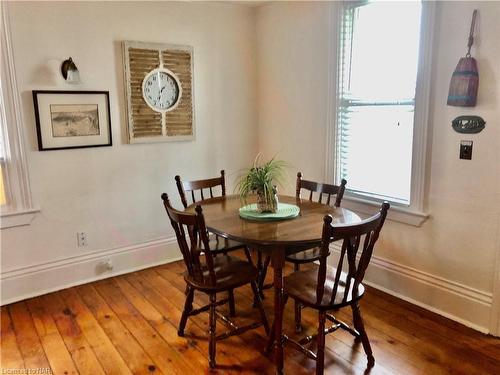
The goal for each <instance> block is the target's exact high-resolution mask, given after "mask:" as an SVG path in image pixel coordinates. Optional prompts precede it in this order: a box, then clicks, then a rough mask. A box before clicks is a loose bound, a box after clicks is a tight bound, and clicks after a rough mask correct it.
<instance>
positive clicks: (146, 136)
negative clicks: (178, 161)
mask: <svg viewBox="0 0 500 375" xmlns="http://www.w3.org/2000/svg"><path fill="white" fill-rule="evenodd" d="M123 49H124V54H123V56H124V72H125V91H126V100H127V118H128V138H129V142H130V143H147V142H165V141H181V140H190V139H193V138H194V119H193V95H192V93H193V74H192V72H193V49H192V47H189V46H179V45H172V44H161V43H143V42H130V41H125V42H124V43H123Z"/></svg>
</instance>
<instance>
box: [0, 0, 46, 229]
mask: <svg viewBox="0 0 500 375" xmlns="http://www.w3.org/2000/svg"><path fill="white" fill-rule="evenodd" d="M0 9H1V18H2V22H1V26H0V34H1V35H0V36H1V40H0V42H1V43H0V46H1V53H0V57H1V61H0V69H1V72H0V73H1V74H0V168H1V173H0V209H1V221H0V224H1V228H9V227H13V226H19V225H26V224H29V223H30V222H31V220H32V219H33V216H34V214H35V212H36V211H37V210H35V209H33V207H32V202H31V192H30V187H29V180H28V172H27V168H26V158H25V154H24V147H23V134H22V131H21V129H22V127H21V124H22V122H21V111H20V108H21V107H20V103H19V96H18V90H17V85H16V80H15V72H14V63H13V60H12V49H11V42H10V35H9V22H8V21H9V19H8V15H7V4H6V2H2V3H1V4H0Z"/></svg>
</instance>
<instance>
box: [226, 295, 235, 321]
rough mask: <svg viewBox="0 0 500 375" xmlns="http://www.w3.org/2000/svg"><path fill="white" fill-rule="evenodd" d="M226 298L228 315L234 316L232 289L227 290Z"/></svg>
mask: <svg viewBox="0 0 500 375" xmlns="http://www.w3.org/2000/svg"><path fill="white" fill-rule="evenodd" d="M227 294H228V300H229V316H236V308H235V306H234V291H233V289H230V290H229V291H228V292H227Z"/></svg>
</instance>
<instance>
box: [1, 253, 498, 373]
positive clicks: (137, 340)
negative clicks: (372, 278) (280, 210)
mask: <svg viewBox="0 0 500 375" xmlns="http://www.w3.org/2000/svg"><path fill="white" fill-rule="evenodd" d="M289 271H291V270H290V269H288V272H289ZM182 272H183V264H182V263H181V262H176V263H171V264H167V265H164V266H159V267H154V268H150V269H146V270H143V271H140V272H134V273H131V274H127V275H123V276H118V277H114V278H110V279H106V280H103V281H98V282H94V283H90V284H86V285H82V286H79V287H74V288H69V289H66V290H63V291H59V292H55V293H51V294H48V295H45V296H41V297H36V298H32V299H29V300H26V301H22V302H18V303H14V304H11V305H8V306H3V307H2V310H1V312H2V313H1V368H2V374H7V373H14V372H8V371H7V369H50V370H45V372H43V371H44V370H41V371H39V372H37V373H39V374H43V373H45V374H49V373H53V374H89V375H94V374H117V375H123V374H165V375H167V374H202V373H209V372H211V373H212V371H209V369H208V341H207V339H206V336H207V332H208V314H200V315H198V316H194V317H192V318H190V319H189V321H188V324H187V327H186V336H185V337H183V338H181V337H178V336H177V325H178V322H179V319H180V316H181V312H182V308H183V304H184V290H185V284H184V280H183V278H182V276H181V273H182ZM268 277H269V280H271V277H270V276H269V275H268ZM266 295H267V298H266V299H265V300H264V302H265V306H266V311H267V313H268V317H269V318H270V319H271V318H272V311H273V310H272V302H273V298H272V291H269V290H268V291H266ZM235 298H236V312H237V318H236V320H237V321H241V322H248V321H253V320H257V319H258V312H257V310H256V309H253V308H252V307H251V305H252V301H251V290H250V288H249V287H243V288H240V289H239V290H237V293H235ZM206 302H207V298H206V297H205V296H203V295H201V294H195V305H196V306H195V307H200V306H201V305H203V304H205V303H206ZM221 309H227V306H223V307H221ZM361 309H362V313H363V316H364V319H365V323H366V327H367V332H368V335H369V337H370V341H371V344H372V347H373V352H374V355H375V360H376V364H375V367H374V368H373V369H372V370H371V371H367V370H366V357H365V354H364V352H363V349H362V347H361V345H359V344H353V338H352V336H350V335H349V334H348V333H346V332H344V331H342V330H341V331H337V332H335V333H333V334H331V335H328V336H327V339H326V355H325V372H326V373H331V374H367V373H370V374H431V375H438V374H467V375H470V374H500V339H497V338H493V337H491V336H486V335H483V334H480V333H478V332H476V331H473V330H471V329H469V328H467V327H464V326H462V325H460V324H458V323H455V322H453V321H451V320H448V319H446V318H443V317H440V316H438V315H436V314H433V313H431V312H428V311H426V310H423V309H421V308H419V307H416V306H414V305H411V304H409V303H407V302H404V301H401V300H399V299H397V298H395V297H392V296H389V295H387V294H385V293H382V292H380V291H377V290H375V289H372V288H368V292H367V295H366V296H365V297H364V298H363V300H362V302H361ZM349 311H350V310H346V311H340V312H338V314H337V315H338V317H339V318H341V319H343V320H345V321H349V322H350V321H351V320H350V316H349ZM316 324H317V316H316V313H314V312H312V311H310V310H308V309H305V310H304V311H303V325H304V327H305V332H304V333H303V334H310V333H312V332H313V331H314V330H315V329H316ZM217 327H218V331H221V332H222V331H223V330H225V327H224V326H222V324H220V323H219V322H217ZM293 328H294V322H293V304H292V303H289V304H288V305H287V308H286V312H285V330H286V331H287V333H289V334H290V336H292V337H294V336H296V335H295V334H293ZM265 343H266V337H265V334H264V329H263V328H260V329H257V330H253V331H249V332H247V333H245V334H243V335H242V336H234V337H231V338H229V339H227V340H224V341H220V342H218V343H217V364H218V366H217V370H216V371H213V372H214V373H220V374H236V373H248V374H250V373H253V374H272V373H273V372H274V371H273V370H274V366H273V362H272V358H270V357H269V358H268V357H266V356H264V355H263V354H262V352H263V348H264V346H265ZM285 355H286V356H285V371H286V373H288V374H308V373H312V372H314V362H313V361H312V360H309V359H306V357H305V356H304V355H302V354H301V353H299V352H297V351H295V350H293V349H292V348H286V349H285ZM17 373H28V372H17ZM30 373H35V372H30Z"/></svg>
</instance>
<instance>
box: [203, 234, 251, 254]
mask: <svg viewBox="0 0 500 375" xmlns="http://www.w3.org/2000/svg"><path fill="white" fill-rule="evenodd" d="M208 244H209V245H210V250H211V251H212V252H213V253H220V252H224V251H231V250H237V249H241V248H243V247H245V245H244V244H242V243H241V242H237V241H233V240H228V239H226V238H224V237H220V236H218V235H216V234H210V236H209V242H208Z"/></svg>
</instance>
